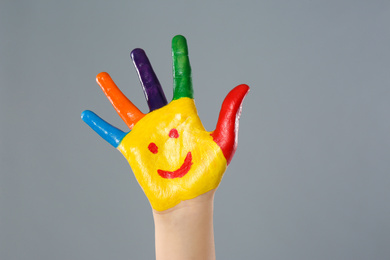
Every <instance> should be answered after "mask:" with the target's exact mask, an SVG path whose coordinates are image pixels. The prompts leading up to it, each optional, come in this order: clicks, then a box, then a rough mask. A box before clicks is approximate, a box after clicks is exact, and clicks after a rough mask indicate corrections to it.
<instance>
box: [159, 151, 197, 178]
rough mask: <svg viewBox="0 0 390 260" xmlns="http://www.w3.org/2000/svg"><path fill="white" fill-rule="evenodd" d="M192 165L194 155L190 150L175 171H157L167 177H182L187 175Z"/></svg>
mask: <svg viewBox="0 0 390 260" xmlns="http://www.w3.org/2000/svg"><path fill="white" fill-rule="evenodd" d="M191 165H192V155H191V152H188V153H187V156H186V158H185V159H184V162H183V164H182V165H181V166H180V168H179V169H177V170H176V171H173V172H169V171H163V170H157V173H158V175H160V176H161V177H163V178H165V179H175V178H181V177H183V176H184V175H186V174H187V172H188V171H189V170H190V169H191Z"/></svg>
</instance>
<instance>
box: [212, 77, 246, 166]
mask: <svg viewBox="0 0 390 260" xmlns="http://www.w3.org/2000/svg"><path fill="white" fill-rule="evenodd" d="M248 91H249V87H248V86H247V85H245V84H242V85H239V86H237V87H235V88H234V89H232V90H231V91H230V92H229V94H227V96H226V97H225V100H224V101H223V103H222V107H221V111H220V112H219V118H218V122H217V126H216V128H215V131H214V132H213V133H212V134H211V136H212V137H213V139H214V142H216V143H217V145H218V146H219V147H220V148H221V150H222V153H223V155H224V156H225V158H226V161H227V164H228V165H229V163H230V161H231V160H232V158H233V155H234V153H235V151H236V149H237V142H238V121H239V119H240V115H241V108H242V101H243V100H244V98H245V96H246V94H247V93H248Z"/></svg>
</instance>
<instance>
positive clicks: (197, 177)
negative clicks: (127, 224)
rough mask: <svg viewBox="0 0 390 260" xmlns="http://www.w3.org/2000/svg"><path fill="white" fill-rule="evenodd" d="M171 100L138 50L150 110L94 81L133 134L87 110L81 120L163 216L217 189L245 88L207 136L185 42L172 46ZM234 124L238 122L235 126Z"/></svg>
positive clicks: (179, 39) (102, 78) (103, 76)
mask: <svg viewBox="0 0 390 260" xmlns="http://www.w3.org/2000/svg"><path fill="white" fill-rule="evenodd" d="M172 51H173V63H174V64H173V66H174V95H173V100H172V101H171V102H170V103H169V104H168V103H167V101H166V98H165V95H164V93H163V91H162V88H161V86H160V84H159V82H158V80H157V77H156V75H155V74H154V72H153V69H152V67H151V65H150V63H149V60H148V59H147V57H146V55H145V53H144V51H143V50H141V49H135V50H134V51H133V52H132V54H131V57H132V59H133V61H134V64H135V66H136V68H137V71H138V74H139V77H140V80H141V83H142V85H143V88H144V93H145V96H146V99H147V102H148V105H149V108H150V112H149V113H148V114H143V113H142V112H141V111H139V110H138V109H137V108H136V107H135V106H134V105H133V104H132V103H131V102H130V101H129V100H128V99H127V98H126V97H125V96H124V95H123V94H122V92H121V91H120V90H119V89H118V88H117V87H116V85H115V83H114V82H113V81H112V79H111V78H110V76H109V75H108V74H107V73H104V72H103V73H100V74H99V75H98V76H97V82H98V83H99V85H100V86H101V87H102V89H103V91H104V93H105V94H106V95H107V97H108V99H109V100H110V101H111V103H112V104H113V106H114V108H115V109H116V110H117V112H118V114H119V115H120V116H121V118H122V119H123V120H124V121H125V123H126V124H127V125H128V126H129V128H130V129H131V131H130V132H129V133H127V134H126V133H124V132H122V131H121V130H119V129H117V128H115V127H113V126H111V125H109V124H108V123H106V122H105V121H103V120H102V119H100V118H99V117H98V116H97V115H95V114H94V113H93V112H91V111H84V112H83V114H82V118H83V120H84V121H85V122H86V123H87V124H88V125H90V126H91V127H92V128H93V129H94V130H95V131H96V132H97V133H99V134H100V135H101V136H102V137H103V138H104V139H105V140H107V141H108V142H109V143H110V144H112V145H113V146H114V147H116V148H117V149H118V150H119V151H120V152H121V153H122V154H123V155H124V156H125V158H126V159H127V160H128V161H129V163H130V166H131V168H132V169H133V172H134V174H135V176H136V178H137V180H138V182H139V184H140V185H141V187H142V188H143V190H144V192H145V194H146V196H147V197H148V198H149V201H150V203H151V204H152V207H153V208H154V209H155V210H158V211H161V210H166V209H169V208H171V207H173V206H175V205H177V204H178V203H180V202H181V201H183V200H188V199H192V198H195V197H197V196H199V195H201V194H204V193H206V192H208V191H210V190H212V189H215V188H217V187H218V185H219V183H220V181H221V179H222V175H223V173H224V171H225V170H226V167H227V165H228V164H229V162H230V160H231V158H232V157H233V154H234V151H235V149H236V145H237V133H238V129H237V126H238V118H239V113H240V107H241V103H242V100H243V98H244V97H245V95H246V93H247V91H248V90H249V88H248V86H246V85H240V86H238V87H236V88H235V89H233V90H232V91H231V92H230V93H229V95H228V96H227V98H226V99H225V101H224V104H223V106H222V110H221V114H220V118H219V121H218V124H217V128H216V130H215V131H214V132H207V131H206V130H205V129H204V127H203V125H202V123H201V121H200V119H199V117H198V114H197V111H196V107H195V103H194V100H193V91H192V83H191V68H190V65H189V60H188V51H187V45H186V40H185V38H184V37H183V36H176V37H175V38H174V39H173V41H172ZM236 122H237V123H236Z"/></svg>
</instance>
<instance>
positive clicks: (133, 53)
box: [130, 48, 146, 60]
mask: <svg viewBox="0 0 390 260" xmlns="http://www.w3.org/2000/svg"><path fill="white" fill-rule="evenodd" d="M141 55H142V56H146V53H145V51H144V50H143V49H141V48H136V49H134V50H132V51H131V52H130V58H131V59H132V60H134V59H136V58H137V57H138V56H141Z"/></svg>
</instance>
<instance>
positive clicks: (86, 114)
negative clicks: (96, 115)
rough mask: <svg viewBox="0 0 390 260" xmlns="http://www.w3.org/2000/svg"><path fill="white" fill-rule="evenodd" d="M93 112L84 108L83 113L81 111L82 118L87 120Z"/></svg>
mask: <svg viewBox="0 0 390 260" xmlns="http://www.w3.org/2000/svg"><path fill="white" fill-rule="evenodd" d="M91 114H93V112H92V111H91V110H84V111H83V112H82V113H81V119H82V120H83V121H84V122H85V121H86V120H87V119H89V118H90V115H91Z"/></svg>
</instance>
